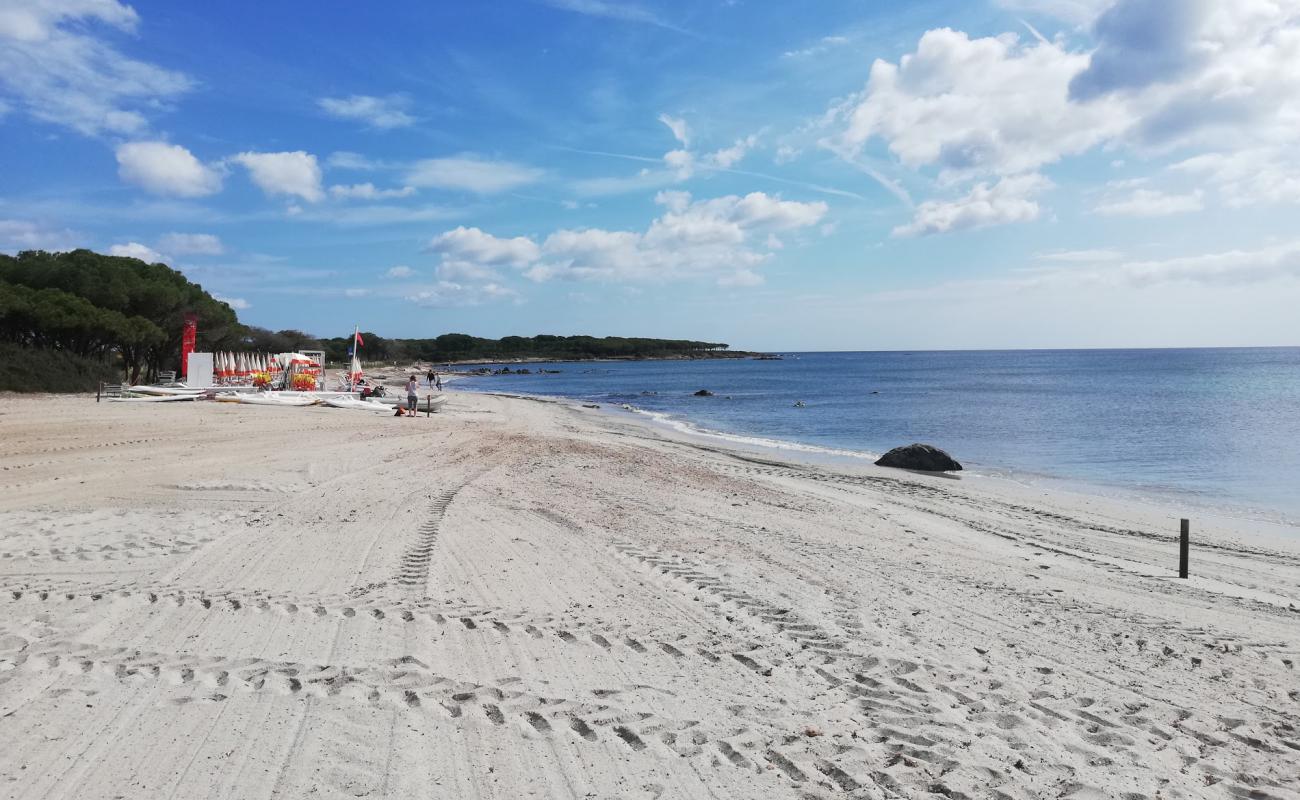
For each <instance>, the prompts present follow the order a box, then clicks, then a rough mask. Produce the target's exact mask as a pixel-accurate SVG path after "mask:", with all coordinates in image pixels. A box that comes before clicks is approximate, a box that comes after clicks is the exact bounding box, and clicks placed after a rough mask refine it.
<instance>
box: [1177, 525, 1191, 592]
mask: <svg viewBox="0 0 1300 800" xmlns="http://www.w3.org/2000/svg"><path fill="white" fill-rule="evenodd" d="M1191 543H1192V542H1191V523H1190V522H1188V521H1187V520H1182V524H1181V525H1180V530H1179V533H1178V577H1180V578H1186V577H1187V552H1188V550H1189V549H1191Z"/></svg>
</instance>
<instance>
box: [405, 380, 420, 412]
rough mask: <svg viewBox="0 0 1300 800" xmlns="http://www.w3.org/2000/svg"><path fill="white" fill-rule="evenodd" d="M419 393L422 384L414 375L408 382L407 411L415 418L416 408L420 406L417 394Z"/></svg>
mask: <svg viewBox="0 0 1300 800" xmlns="http://www.w3.org/2000/svg"><path fill="white" fill-rule="evenodd" d="M419 391H420V382H419V381H417V380H416V379H415V376H414V375H412V376H411V379H410V380H409V381H407V382H406V409H407V410H408V411H410V412H411V416H415V409H416V406H418V405H419V404H420V396H419V394H417V393H418V392H419Z"/></svg>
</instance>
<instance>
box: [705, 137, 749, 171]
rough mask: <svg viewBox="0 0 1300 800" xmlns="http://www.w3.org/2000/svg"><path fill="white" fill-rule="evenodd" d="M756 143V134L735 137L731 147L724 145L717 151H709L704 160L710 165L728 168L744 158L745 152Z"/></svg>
mask: <svg viewBox="0 0 1300 800" xmlns="http://www.w3.org/2000/svg"><path fill="white" fill-rule="evenodd" d="M756 144H758V136H756V135H753V134H751V135H749V136H746V137H745V138H743V139H737V140H736V142H735V144H733V145H732V146H731V147H724V148H722V149H721V150H718V151H717V152H714V153H710V154H709V155H708V156H707V157H706V161H707V163H708V164H710V165H711V166H715V167H720V168H721V169H730V168H732V167H734V166H735V165H737V164H739V163H740V162H741V160H743V159H744V158H745V154H746V153H748V152H749V151H750V150H752V149H753V148H754V145H756Z"/></svg>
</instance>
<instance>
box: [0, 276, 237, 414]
mask: <svg viewBox="0 0 1300 800" xmlns="http://www.w3.org/2000/svg"><path fill="white" fill-rule="evenodd" d="M186 312H193V313H195V314H198V317H199V349H200V350H202V349H217V348H223V347H239V346H240V337H241V336H242V335H243V334H244V332H245V331H244V329H243V327H242V326H240V325H239V320H238V319H237V318H236V317H235V312H234V311H233V310H232V309H231V308H230V306H228V305H226V304H225V303H222V302H221V301H219V300H217V299H216V298H214V297H212V295H210V294H208V293H207V292H205V291H203V287H201V286H199V285H198V284H196V283H191V282H190V281H189V280H187V279H186V278H185V276H184V275H182V274H181V273H179V272H177V271H176V270H174V269H172V268H170V267H168V266H166V265H165V264H146V263H144V262H143V261H140V260H138V259H134V258H122V257H118V256H105V255H100V254H99V253H93V252H91V251H89V250H74V251H72V252H70V253H46V252H44V251H40V250H31V251H25V252H22V253H19V254H18V256H17V257H12V256H6V255H0V342H4V343H7V344H9V345H11V347H10V348H6V352H7V353H15V354H16V353H19V351H20V350H22V351H23V352H22V354H21V355H13V356H12V360H13V361H14V363H15V364H19V363H21V364H22V365H23V366H22V368H21V369H19V368H13V369H5V370H4V371H3V372H0V376H3V378H2V379H0V389H12V390H18V391H52V390H60V389H63V390H67V389H70V388H72V389H82V390H84V389H89V388H94V386H95V383H96V382H97V381H98V380H101V378H100V377H96V376H99V375H103V374H105V372H104V371H103V370H101V369H99V367H94V368H92V367H91V366H90V365H102V366H103V368H104V370H107V374H110V375H111V376H112V378H113V379H120V378H122V377H125V379H126V380H129V381H131V382H132V383H135V382H138V381H139V380H141V379H142V378H144V379H149V378H152V377H153V376H155V375H157V373H158V371H159V370H160V369H177V368H178V366H179V361H180V348H181V332H182V328H183V322H184V315H185V313H186ZM9 360H10V358H6V361H9ZM77 365H80V366H77ZM69 369H70V370H72V373H71V375H79V376H81V377H80V378H76V379H74V378H72V377H71V376H70V375H59V374H57V373H58V372H59V371H60V370H69Z"/></svg>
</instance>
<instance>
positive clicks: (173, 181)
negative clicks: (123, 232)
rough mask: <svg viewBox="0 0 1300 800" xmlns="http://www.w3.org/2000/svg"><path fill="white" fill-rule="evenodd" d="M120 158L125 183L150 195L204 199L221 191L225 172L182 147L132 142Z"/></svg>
mask: <svg viewBox="0 0 1300 800" xmlns="http://www.w3.org/2000/svg"><path fill="white" fill-rule="evenodd" d="M116 155H117V172H118V175H120V176H121V178H122V180H124V181H126V182H127V183H133V184H135V185H136V186H139V187H140V188H142V189H144V190H145V191H147V192H152V193H154V194H162V195H173V196H176V197H203V196H205V195H210V194H215V193H216V192H219V191H221V173H220V172H219V171H218V170H216V169H214V168H213V167H210V166H207V165H205V164H204V163H203V162H201V161H199V160H198V159H197V158H195V157H194V154H193V153H191V152H190V151H189V150H186V149H185V148H184V147H181V146H180V145H178V144H168V143H166V142H128V143H126V144H123V145H119V146H118V148H117V152H116Z"/></svg>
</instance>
